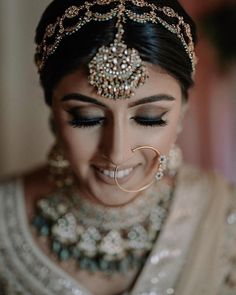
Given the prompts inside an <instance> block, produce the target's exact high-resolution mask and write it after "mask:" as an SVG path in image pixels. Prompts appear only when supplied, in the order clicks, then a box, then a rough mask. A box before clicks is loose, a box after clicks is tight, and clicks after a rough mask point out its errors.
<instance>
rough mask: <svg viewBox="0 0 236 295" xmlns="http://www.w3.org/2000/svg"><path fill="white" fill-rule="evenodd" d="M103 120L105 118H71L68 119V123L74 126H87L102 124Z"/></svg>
mask: <svg viewBox="0 0 236 295" xmlns="http://www.w3.org/2000/svg"><path fill="white" fill-rule="evenodd" d="M104 120H105V118H73V119H72V120H71V121H69V124H70V125H71V126H72V127H74V128H76V127H79V128H88V127H94V126H97V125H102V123H103V122H104Z"/></svg>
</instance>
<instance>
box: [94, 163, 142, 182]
mask: <svg viewBox="0 0 236 295" xmlns="http://www.w3.org/2000/svg"><path fill="white" fill-rule="evenodd" d="M137 166H138V165H133V166H129V167H122V169H121V168H120V169H119V170H117V171H116V170H115V168H114V167H102V166H93V167H94V169H95V171H96V174H97V176H98V177H99V179H101V180H102V181H104V182H105V183H107V184H114V178H115V171H116V178H117V179H118V180H119V183H125V182H126V181H128V180H129V179H130V178H131V177H132V176H133V174H134V170H135V168H136V167H137Z"/></svg>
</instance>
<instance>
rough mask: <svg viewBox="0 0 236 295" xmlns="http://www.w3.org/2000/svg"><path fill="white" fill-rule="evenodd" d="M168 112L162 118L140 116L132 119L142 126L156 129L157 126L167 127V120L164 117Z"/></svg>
mask: <svg viewBox="0 0 236 295" xmlns="http://www.w3.org/2000/svg"><path fill="white" fill-rule="evenodd" d="M166 113H167V112H164V113H163V114H161V115H160V116H148V115H139V116H135V117H133V118H132V119H133V120H134V121H135V122H136V123H137V124H138V125H141V126H146V127H149V126H150V127H156V126H166V125H167V124H168V123H167V120H164V119H163V117H164V116H165V114H166Z"/></svg>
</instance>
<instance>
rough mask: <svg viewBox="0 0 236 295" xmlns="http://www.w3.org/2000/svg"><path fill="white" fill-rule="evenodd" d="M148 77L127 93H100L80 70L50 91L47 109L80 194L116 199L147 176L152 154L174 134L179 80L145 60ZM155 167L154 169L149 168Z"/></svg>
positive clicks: (118, 201) (165, 151)
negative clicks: (120, 97) (119, 96)
mask: <svg viewBox="0 0 236 295" xmlns="http://www.w3.org/2000/svg"><path fill="white" fill-rule="evenodd" d="M148 70H149V79H148V80H147V82H146V83H145V84H144V85H142V86H141V87H139V88H138V89H136V91H135V95H134V96H133V97H132V98H130V99H125V100H116V101H115V100H112V99H107V98H103V97H101V96H99V95H98V94H97V92H96V90H95V89H94V88H93V87H92V86H90V85H89V83H88V78H87V76H86V75H85V74H84V72H83V71H77V72H74V73H72V74H69V75H67V76H65V77H64V78H63V79H62V80H61V81H60V82H59V83H58V85H57V86H56V87H55V89H54V91H53V104H52V110H53V114H54V117H55V121H56V126H57V133H58V137H59V140H60V142H61V144H62V146H63V148H64V151H65V155H66V157H67V159H68V160H69V161H70V164H71V168H72V170H73V172H74V174H75V177H76V180H77V182H78V188H79V191H80V192H81V194H82V195H83V196H85V197H87V198H91V199H93V200H97V201H98V202H101V203H104V204H107V205H121V204H124V203H126V202H129V201H130V200H132V198H133V197H134V196H135V194H134V193H125V192H123V191H121V190H120V189H119V188H118V187H117V186H116V185H115V182H114V170H115V165H119V172H118V173H117V180H118V182H119V183H120V184H121V185H122V186H123V187H124V188H126V189H138V188H140V187H141V186H143V185H145V184H147V183H149V182H150V180H151V178H152V177H153V176H154V172H155V171H156V168H155V167H156V165H155V164H156V160H157V157H156V154H155V152H153V151H152V150H150V149H146V148H145V149H141V150H139V151H136V152H133V151H132V150H133V149H135V148H137V147H140V146H151V147H154V148H155V149H157V150H158V151H159V152H160V154H163V155H164V154H168V152H169V150H170V148H171V146H172V144H173V143H174V142H175V140H176V137H177V126H178V124H179V120H180V117H181V112H182V93H181V88H180V85H179V83H178V82H177V81H176V80H175V79H174V78H173V77H171V76H170V75H168V74H166V73H164V72H163V71H161V70H160V69H159V70H158V69H157V67H154V66H151V65H148ZM154 170H155V171H154Z"/></svg>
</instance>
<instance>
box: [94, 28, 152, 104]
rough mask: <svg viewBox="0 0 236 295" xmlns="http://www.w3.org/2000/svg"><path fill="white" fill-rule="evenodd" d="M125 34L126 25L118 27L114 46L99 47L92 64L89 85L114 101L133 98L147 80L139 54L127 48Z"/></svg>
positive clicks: (112, 44) (146, 72)
mask: <svg viewBox="0 0 236 295" xmlns="http://www.w3.org/2000/svg"><path fill="white" fill-rule="evenodd" d="M123 34H124V29H123V26H122V25H121V24H119V25H118V32H117V34H116V37H115V39H114V41H113V43H111V44H110V45H109V46H108V47H107V46H102V47H100V48H99V50H98V52H97V54H96V55H95V56H94V58H93V59H92V60H91V62H90V63H89V83H90V85H92V86H94V87H95V88H96V90H97V92H98V94H99V95H101V96H103V97H106V98H111V99H114V100H117V99H126V98H130V97H131V96H132V95H134V91H135V89H136V88H138V87H139V86H141V85H143V84H144V83H145V81H146V79H147V78H148V71H147V68H146V66H145V65H144V64H143V62H142V60H141V57H140V55H139V52H138V51H137V50H136V49H134V48H128V47H127V45H126V44H125V43H124V41H123V40H122V36H123Z"/></svg>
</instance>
